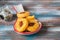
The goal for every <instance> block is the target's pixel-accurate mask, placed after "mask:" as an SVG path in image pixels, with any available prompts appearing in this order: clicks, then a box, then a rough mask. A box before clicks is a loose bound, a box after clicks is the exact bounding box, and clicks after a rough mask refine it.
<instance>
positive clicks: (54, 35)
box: [0, 0, 60, 40]
mask: <svg viewBox="0 0 60 40" xmlns="http://www.w3.org/2000/svg"><path fill="white" fill-rule="evenodd" d="M40 2H41V1H39V0H38V1H36V0H35V1H34V0H29V1H27V0H26V1H24V0H23V1H21V0H20V1H17V2H16V1H8V2H7V1H0V6H3V5H4V4H8V5H14V4H19V3H22V4H23V6H24V8H25V10H28V11H30V12H31V15H35V18H37V19H38V20H39V21H40V22H42V24H43V26H42V29H41V30H40V31H39V32H38V33H36V34H34V35H28V36H24V35H20V34H17V33H16V32H15V31H14V29H13V25H12V24H14V22H15V21H12V22H6V21H4V20H0V40H60V10H59V8H60V7H59V5H60V2H52V1H51V2H50V1H49V2H47V3H46V2H43V3H42V2H41V3H40Z"/></svg>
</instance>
